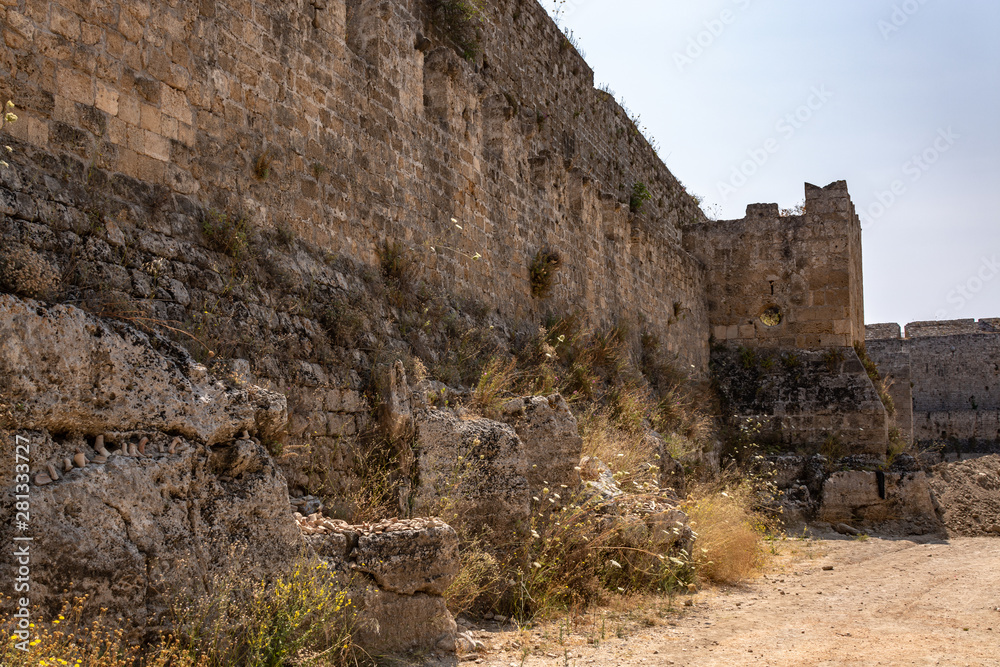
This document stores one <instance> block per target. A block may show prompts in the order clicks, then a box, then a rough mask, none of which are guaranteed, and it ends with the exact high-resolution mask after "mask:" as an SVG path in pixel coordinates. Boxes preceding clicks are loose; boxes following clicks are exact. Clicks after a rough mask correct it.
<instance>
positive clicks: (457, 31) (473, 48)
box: [430, 0, 483, 60]
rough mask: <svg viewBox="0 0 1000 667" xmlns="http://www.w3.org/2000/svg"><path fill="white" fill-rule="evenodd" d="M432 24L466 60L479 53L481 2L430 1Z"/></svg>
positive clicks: (477, 0) (474, 57) (462, 0)
mask: <svg viewBox="0 0 1000 667" xmlns="http://www.w3.org/2000/svg"><path fill="white" fill-rule="evenodd" d="M430 3H431V10H432V11H433V16H434V22H435V24H437V26H438V27H439V28H440V29H441V31H442V32H443V33H444V34H445V35H446V36H447V37H448V39H450V40H451V41H452V42H454V44H455V46H456V47H457V49H458V52H459V54H460V55H461V56H462V57H463V58H465V59H466V60H475V59H476V56H478V55H479V52H480V48H481V47H480V44H479V30H480V28H482V25H483V0H430Z"/></svg>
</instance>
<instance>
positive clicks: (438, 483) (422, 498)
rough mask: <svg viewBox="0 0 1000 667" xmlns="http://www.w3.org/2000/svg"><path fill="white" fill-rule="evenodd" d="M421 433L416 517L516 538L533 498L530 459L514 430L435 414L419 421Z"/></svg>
mask: <svg viewBox="0 0 1000 667" xmlns="http://www.w3.org/2000/svg"><path fill="white" fill-rule="evenodd" d="M416 433H417V443H416V449H417V466H418V470H419V479H420V486H419V487H418V488H417V489H416V492H415V494H414V499H413V502H414V510H413V511H414V512H415V513H417V514H424V515H427V514H439V515H440V516H442V518H444V519H445V520H446V521H448V522H449V523H454V522H456V521H457V522H459V524H460V525H462V526H464V527H465V528H466V529H468V530H471V531H473V532H483V531H484V530H485V531H486V532H487V533H492V534H494V535H496V536H498V537H499V538H503V539H506V538H509V537H510V536H512V535H514V534H516V532H517V531H518V530H519V529H520V527H519V525H520V524H522V523H523V522H525V521H526V520H527V519H528V516H529V514H530V500H531V496H530V492H529V487H528V480H527V479H526V474H527V472H528V462H527V456H526V453H525V449H524V445H523V444H522V443H521V440H520V439H519V438H518V437H517V434H516V433H515V432H514V429H513V428H512V427H510V426H508V425H506V424H501V423H499V422H494V421H490V420H488V419H475V420H469V421H463V420H462V419H460V418H459V417H458V416H456V415H455V414H453V413H451V412H450V411H445V410H430V411H427V412H425V413H423V414H420V415H418V416H417V418H416Z"/></svg>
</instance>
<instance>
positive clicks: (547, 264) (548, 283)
mask: <svg viewBox="0 0 1000 667" xmlns="http://www.w3.org/2000/svg"><path fill="white" fill-rule="evenodd" d="M560 263H561V260H560V258H559V253H557V252H555V251H552V250H539V251H538V252H537V253H535V258H534V259H533V260H531V266H530V267H529V272H530V275H531V295H532V296H534V297H538V298H539V299H541V298H544V297H546V296H548V294H549V292H551V291H552V284H553V281H554V279H555V275H556V271H558V270H559V265H560Z"/></svg>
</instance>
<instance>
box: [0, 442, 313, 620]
mask: <svg viewBox="0 0 1000 667" xmlns="http://www.w3.org/2000/svg"><path fill="white" fill-rule="evenodd" d="M19 433H20V434H21V435H22V436H25V437H27V438H28V439H29V440H30V441H31V442H32V445H33V447H32V452H33V457H34V460H35V461H37V462H38V463H37V464H35V465H37V466H38V467H40V468H42V469H43V470H44V466H43V462H46V461H58V460H59V459H60V456H59V454H61V453H65V451H66V449H67V444H69V445H70V447H71V448H72V449H74V450H78V451H81V452H85V454H84V455H85V457H86V458H87V459H93V458H96V454H95V453H92V450H91V449H90V448H89V447H87V446H86V445H85V444H84V442H83V440H82V438H78V439H71V440H69V441H63V442H59V441H56V440H53V438H52V437H51V436H50V435H49V434H47V433H44V432H37V431H36V432H31V431H21V432H19ZM136 439H138V438H132V439H131V440H132V445H133V446H134V445H135V440H136ZM123 442H124V441H123ZM168 442H169V438H168V437H167V436H165V435H154V437H153V438H152V439H151V440H150V443H149V444H147V445H146V448H145V449H146V450H147V455H146V456H139V457H131V456H127V455H117V454H113V455H112V456H111V458H109V459H108V460H107V462H106V463H94V462H91V463H89V464H88V465H86V466H85V467H82V468H78V467H75V466H73V467H72V468H71V469H70V470H69V471H66V470H64V469H63V467H62V464H59V465H58V466H57V468H58V473H57V474H59V475H60V478H59V479H58V480H56V481H54V482H51V483H49V484H46V485H44V486H37V485H32V486H31V487H30V497H31V521H30V528H29V529H28V530H27V531H23V532H15V531H16V526H15V525H14V524H13V522H5V523H4V525H3V526H0V539H3V540H4V541H5V543H7V544H13V541H12V540H13V537H14V536H15V535H24V534H29V535H30V536H31V537H33V542H32V543H31V554H32V563H31V565H32V568H31V600H32V602H33V603H35V602H37V603H39V604H41V605H42V607H43V608H44V609H45V610H46V611H47V612H48V613H54V612H56V611H58V609H59V606H60V605H61V604H62V603H63V602H65V601H67V600H69V599H71V598H72V597H76V596H81V595H87V596H88V599H87V608H88V609H91V610H97V609H99V608H106V609H108V610H109V613H110V614H111V616H112V617H117V616H122V617H125V618H127V619H129V620H130V621H132V622H134V623H136V624H139V625H144V624H148V625H157V624H158V623H159V622H160V620H161V619H160V614H161V612H163V611H165V610H166V605H167V604H168V602H169V596H170V595H171V594H172V593H175V592H194V593H200V592H202V591H203V589H202V585H203V582H205V581H207V580H209V579H210V578H211V577H212V576H213V575H214V574H217V573H224V572H226V571H228V568H230V567H231V564H232V562H233V561H234V560H238V562H239V563H240V569H241V576H246V577H250V578H253V579H263V578H267V577H268V576H270V575H272V574H275V573H278V572H280V571H281V570H282V568H283V567H284V566H287V565H288V564H289V563H291V562H292V560H294V558H295V557H296V556H297V555H298V554H299V553H300V551H301V549H302V546H303V544H302V538H301V534H300V532H299V531H298V529H297V527H296V526H295V522H294V521H293V520H292V518H291V516H290V514H289V512H288V510H287V503H288V492H287V490H286V486H285V480H284V478H283V477H282V475H281V473H280V471H279V470H278V469H277V468H276V467H275V466H274V464H273V462H272V461H271V458H270V456H268V455H267V452H266V451H265V450H264V449H263V448H262V447H260V445H258V444H256V443H253V442H252V441H250V440H245V441H241V442H239V443H233V444H229V445H220V446H217V447H216V448H215V449H214V450H211V451H210V450H206V449H205V448H204V447H203V446H201V445H197V446H193V445H188V444H183V445H181V447H182V449H180V448H178V447H175V448H174V451H175V453H173V454H171V453H169V444H168ZM160 446H162V447H163V450H164V451H163V452H162V453H161V452H160ZM237 448H239V449H240V450H241V453H240V455H239V456H232V455H231V452H232V451H233V450H234V449H237ZM0 504H2V510H0V511H2V513H3V516H8V517H13V516H14V514H15V512H14V507H13V505H14V499H13V497H12V495H11V494H5V496H4V498H3V500H2V503H0ZM13 567H14V563H13V562H12V561H11V560H10V559H9V558H8V554H7V551H6V550H5V552H4V556H3V557H0V570H2V571H6V573H5V575H4V576H7V574H10V571H11V569H12V568H13Z"/></svg>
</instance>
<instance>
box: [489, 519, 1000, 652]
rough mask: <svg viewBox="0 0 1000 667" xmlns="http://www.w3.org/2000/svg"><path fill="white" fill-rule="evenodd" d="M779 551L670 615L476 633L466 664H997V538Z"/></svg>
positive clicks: (639, 613) (797, 546)
mask: <svg viewBox="0 0 1000 667" xmlns="http://www.w3.org/2000/svg"><path fill="white" fill-rule="evenodd" d="M781 551H782V553H783V558H782V560H783V561H784V564H783V565H781V566H779V567H778V568H776V569H775V571H773V572H772V573H771V574H769V575H767V576H766V577H763V578H761V579H759V580H757V581H755V582H754V583H752V584H750V585H748V586H743V587H740V588H739V589H735V590H728V591H719V590H714V591H708V592H705V593H701V594H698V595H697V596H695V598H694V605H693V606H692V607H681V612H680V613H676V612H666V613H664V610H663V609H662V608H661V609H659V610H657V609H656V608H655V607H654V608H652V609H651V608H649V607H648V606H644V607H643V609H639V607H640V606H641V605H637V606H636V608H635V609H632V610H622V611H621V612H620V613H619V614H617V615H614V614H613V615H611V616H608V615H602V616H600V617H598V616H596V615H595V616H594V617H592V618H589V619H583V620H582V622H581V620H580V619H577V620H576V621H575V622H574V624H573V625H572V627H570V625H569V624H568V623H569V622H568V621H564V622H563V623H562V624H558V623H556V624H551V625H549V626H546V627H544V628H538V629H535V630H532V631H521V632H519V633H518V632H510V631H508V632H495V631H493V632H490V631H486V630H485V629H484V630H480V631H478V632H475V633H474V634H475V636H476V637H477V638H479V639H481V640H483V641H484V642H485V643H486V645H487V647H488V648H489V649H490V650H489V651H488V652H487V653H485V654H481V656H480V658H479V660H476V662H477V663H478V664H483V665H491V666H500V665H502V666H503V667H509V666H511V665H513V666H514V667H521V665H523V666H524V667H541V666H548V665H552V666H555V665H580V666H582V665H690V666H694V665H698V666H708V665H727V666H728V665H796V666H799V665H803V666H805V665H823V666H828V665H1000V610H998V608H1000V539H996V538H954V539H951V540H948V541H947V542H945V541H929V540H927V541H924V542H920V541H909V540H882V539H876V538H871V539H868V540H864V541H859V540H810V541H808V542H803V541H796V540H791V541H788V542H786V543H784V545H783V546H782V548H781ZM824 567H827V568H830V567H832V569H824ZM677 604H678V603H675V605H674V608H675V609H676V607H677ZM609 623H610V624H609ZM629 626H630V627H629ZM616 634H621V635H622V638H619V637H617V636H615V635H616Z"/></svg>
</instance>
